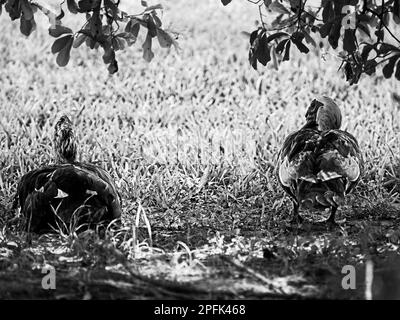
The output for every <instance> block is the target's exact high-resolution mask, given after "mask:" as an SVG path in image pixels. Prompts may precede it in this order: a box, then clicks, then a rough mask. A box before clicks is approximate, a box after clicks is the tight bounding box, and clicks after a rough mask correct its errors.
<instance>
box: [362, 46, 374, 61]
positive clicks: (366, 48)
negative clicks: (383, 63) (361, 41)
mask: <svg viewBox="0 0 400 320" xmlns="http://www.w3.org/2000/svg"><path fill="white" fill-rule="evenodd" d="M373 48H374V46H372V45H370V44H366V45H365V46H364V47H363V49H362V52H361V58H362V59H363V60H364V61H366V60H367V59H368V56H369V53H370V52H371V50H372V49H373Z"/></svg>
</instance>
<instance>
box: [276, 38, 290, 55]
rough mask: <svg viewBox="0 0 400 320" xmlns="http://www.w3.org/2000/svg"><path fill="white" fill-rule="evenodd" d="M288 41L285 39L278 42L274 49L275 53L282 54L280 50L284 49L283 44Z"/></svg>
mask: <svg viewBox="0 0 400 320" xmlns="http://www.w3.org/2000/svg"><path fill="white" fill-rule="evenodd" d="M288 41H289V39H285V40H282V41H281V42H279V43H278V45H277V46H276V49H275V51H276V53H279V54H282V51H283V50H284V49H285V45H286V43H287V42H288Z"/></svg>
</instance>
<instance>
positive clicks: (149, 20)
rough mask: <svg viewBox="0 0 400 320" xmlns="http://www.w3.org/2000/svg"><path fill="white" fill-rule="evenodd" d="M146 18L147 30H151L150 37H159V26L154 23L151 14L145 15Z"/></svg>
mask: <svg viewBox="0 0 400 320" xmlns="http://www.w3.org/2000/svg"><path fill="white" fill-rule="evenodd" d="M145 16H146V18H145V21H146V24H147V29H148V30H149V33H150V36H151V37H152V38H154V37H156V36H157V26H156V24H155V23H154V20H153V17H152V16H150V15H149V14H145Z"/></svg>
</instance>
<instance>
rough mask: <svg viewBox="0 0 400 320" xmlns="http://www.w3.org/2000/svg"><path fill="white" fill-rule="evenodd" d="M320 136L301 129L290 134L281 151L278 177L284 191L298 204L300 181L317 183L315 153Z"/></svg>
mask: <svg viewBox="0 0 400 320" xmlns="http://www.w3.org/2000/svg"><path fill="white" fill-rule="evenodd" d="M319 136H320V135H319V132H318V131H317V130H313V129H301V130H299V131H296V132H294V133H292V134H290V135H289V136H288V137H287V138H286V139H285V141H284V142H283V145H282V148H281V150H280V151H279V154H278V163H277V166H276V168H277V171H276V175H277V178H278V181H279V183H280V184H281V186H282V187H283V189H284V190H285V191H286V192H287V193H288V194H289V196H290V197H291V198H292V199H293V200H295V201H296V202H297V201H298V199H297V187H298V183H299V181H300V180H304V181H310V182H315V174H314V171H315V152H314V151H315V147H316V145H317V142H318V138H319Z"/></svg>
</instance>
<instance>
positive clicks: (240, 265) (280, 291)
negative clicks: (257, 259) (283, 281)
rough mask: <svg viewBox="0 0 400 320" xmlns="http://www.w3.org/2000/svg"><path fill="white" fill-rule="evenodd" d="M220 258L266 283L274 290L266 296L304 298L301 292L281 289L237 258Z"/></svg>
mask: <svg viewBox="0 0 400 320" xmlns="http://www.w3.org/2000/svg"><path fill="white" fill-rule="evenodd" d="M221 259H222V260H224V261H226V262H228V263H230V264H231V265H233V266H235V267H236V268H238V269H240V270H243V271H245V272H247V273H248V274H250V275H252V276H253V277H255V278H256V279H258V280H261V281H262V282H263V283H265V284H266V285H268V288H269V289H271V290H274V292H272V293H268V296H270V297H271V296H273V297H276V298H284V299H295V298H297V299H299V298H300V299H304V298H305V297H304V296H303V295H301V294H297V293H287V292H285V291H284V290H283V288H281V287H277V286H276V285H275V284H274V283H273V281H271V280H270V279H268V278H266V277H264V276H263V275H262V274H260V273H259V272H257V271H255V270H254V269H252V268H250V267H247V266H245V265H244V264H243V263H241V262H240V261H239V260H237V259H231V258H229V257H227V256H221Z"/></svg>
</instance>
